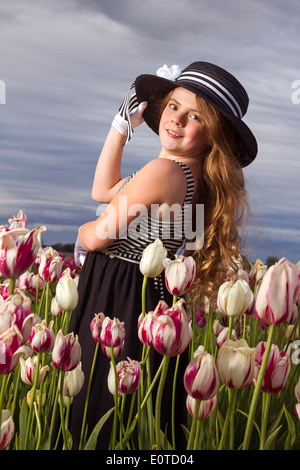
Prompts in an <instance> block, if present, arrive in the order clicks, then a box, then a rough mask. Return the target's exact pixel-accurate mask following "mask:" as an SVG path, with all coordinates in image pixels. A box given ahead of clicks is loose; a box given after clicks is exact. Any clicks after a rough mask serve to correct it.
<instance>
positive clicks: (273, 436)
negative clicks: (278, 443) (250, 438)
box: [264, 425, 282, 450]
mask: <svg viewBox="0 0 300 470" xmlns="http://www.w3.org/2000/svg"><path fill="white" fill-rule="evenodd" d="M281 427H282V425H280V426H278V428H277V429H275V431H273V432H272V433H271V434H270V435H269V436H268V438H267V439H266V442H265V446H264V450H273V449H274V444H275V440H276V437H277V434H278V433H279V431H280V429H281Z"/></svg>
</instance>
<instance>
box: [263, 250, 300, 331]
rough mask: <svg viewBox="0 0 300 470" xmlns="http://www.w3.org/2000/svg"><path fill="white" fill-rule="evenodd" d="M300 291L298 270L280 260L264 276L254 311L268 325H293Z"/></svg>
mask: <svg viewBox="0 0 300 470" xmlns="http://www.w3.org/2000/svg"><path fill="white" fill-rule="evenodd" d="M299 291H300V269H299V267H298V266H296V265H295V264H292V263H290V262H289V261H288V260H287V259H286V258H282V259H281V260H280V261H279V262H278V263H276V264H274V265H272V266H271V267H270V268H269V269H268V271H267V272H266V274H265V275H264V277H263V279H262V281H261V284H260V287H259V289H258V292H257V296H256V302H255V310H256V315H257V316H258V318H259V319H260V320H261V321H263V322H264V323H265V324H268V325H280V324H281V323H293V322H294V321H295V314H296V308H295V304H296V302H297V299H298V296H299Z"/></svg>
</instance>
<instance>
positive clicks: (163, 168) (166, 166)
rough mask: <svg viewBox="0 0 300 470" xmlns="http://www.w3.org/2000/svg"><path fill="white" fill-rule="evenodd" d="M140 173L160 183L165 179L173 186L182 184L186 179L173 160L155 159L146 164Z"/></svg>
mask: <svg viewBox="0 0 300 470" xmlns="http://www.w3.org/2000/svg"><path fill="white" fill-rule="evenodd" d="M140 171H143V173H145V174H147V175H148V176H149V178H155V179H159V180H162V181H163V180H164V179H166V178H167V179H168V180H169V181H170V182H171V181H172V182H173V183H174V184H175V183H176V182H177V183H178V184H180V183H181V184H182V183H183V182H184V181H185V179H186V176H185V173H184V171H183V170H182V168H181V166H180V165H179V164H178V163H177V162H176V161H175V160H169V159H167V158H155V159H153V160H151V161H150V162H149V163H147V164H146V165H145V166H144V167H143V168H142V170H140Z"/></svg>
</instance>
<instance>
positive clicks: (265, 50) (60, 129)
mask: <svg viewBox="0 0 300 470" xmlns="http://www.w3.org/2000/svg"><path fill="white" fill-rule="evenodd" d="M299 13H300V7H299V4H298V2H297V1H294V0H288V1H287V2H284V3H282V2H281V1H279V0H274V1H272V2H271V1H270V0H263V1H261V0H260V1H259V0H254V1H250V0H246V1H243V2H239V1H237V0H228V1H226V2H223V1H220V0H203V1H201V3H200V2H199V1H198V0H187V1H186V2H184V4H183V3H182V2H176V1H173V0H166V1H164V2H162V1H161V0H153V1H151V3H149V2H141V1H140V0H131V1H130V2H124V1H123V0H116V1H114V2H111V0H106V1H105V0H102V1H101V2H99V1H96V0H94V1H93V0H86V1H85V2H82V1H79V0H60V1H59V0H53V1H51V2H48V1H46V0H42V1H37V0H33V1H31V2H26V1H25V0H15V1H14V2H2V4H1V6H0V14H1V18H2V28H1V32H0V41H1V44H5V48H3V50H2V52H1V71H0V73H1V76H0V80H4V82H5V84H6V104H5V105H4V106H3V105H2V107H0V111H1V112H0V142H1V147H0V160H1V173H0V201H1V202H0V223H6V220H7V219H8V218H9V217H11V215H12V214H14V213H17V211H18V210H19V209H21V208H22V209H23V210H24V211H25V212H27V213H28V215H29V217H28V218H29V221H31V223H32V224H35V223H43V224H45V225H48V230H47V232H46V234H45V236H46V237H47V240H48V241H49V243H51V242H53V243H58V242H62V241H65V242H67V241H70V242H71V241H72V240H73V239H74V237H75V236H76V231H77V229H76V227H77V226H79V225H81V224H82V223H83V222H85V221H86V220H89V218H93V217H94V215H95V207H96V205H95V203H94V202H93V201H92V200H91V198H90V191H91V185H92V180H93V172H94V169H95V165H96V162H97V159H98V155H99V152H100V150H101V147H102V145H103V142H104V139H105V136H106V133H107V131H108V129H109V126H110V123H111V121H112V118H113V116H114V114H115V113H116V112H117V110H118V107H119V105H120V103H121V101H122V99H123V97H124V95H125V93H126V91H127V90H128V88H129V86H130V84H131V82H132V81H133V80H134V78H135V76H136V75H138V74H140V73H155V71H156V70H157V68H158V67H159V66H161V65H163V64H164V63H167V64H168V65H172V64H178V65H180V66H185V65H188V64H189V63H190V62H192V61H194V60H198V59H199V60H208V61H211V62H215V63H218V64H219V65H221V66H224V67H225V68H227V69H228V70H230V71H231V72H232V73H234V74H235V75H236V76H237V77H238V78H239V79H240V80H241V82H242V83H243V84H244V86H245V87H246V89H247V91H248V93H249V96H250V106H249V110H248V113H247V115H246V117H245V121H246V122H247V124H248V125H249V126H250V127H251V129H252V130H253V131H254V133H255V135H256V136H257V139H258V143H259V154H258V157H257V159H256V161H255V162H254V163H253V164H252V165H250V167H248V168H247V169H246V170H245V176H246V180H247V184H248V187H249V196H250V200H251V203H252V207H253V209H254V211H255V213H256V214H257V218H258V221H259V224H260V225H261V231H260V240H268V239H272V240H275V241H276V240H278V242H279V241H282V243H284V240H286V243H287V244H288V243H291V241H292V240H298V239H297V233H298V232H300V217H299V208H298V198H297V197H296V194H299V190H298V187H299V183H298V175H299V165H300V160H299V157H298V144H299V137H298V135H299V130H298V129H299V113H300V105H295V104H293V102H292V93H293V91H294V90H293V89H292V83H293V81H294V80H297V79H300V76H299V67H298V57H299V52H300V51H299V48H300V44H299V40H298V18H299ZM158 151H159V143H158V140H157V138H156V136H154V134H153V133H152V132H151V131H149V129H147V128H146V127H141V128H139V129H137V130H136V132H135V134H134V139H133V140H132V141H131V142H130V143H129V144H128V146H127V147H126V148H125V154H124V159H123V172H124V175H125V174H130V173H131V172H132V171H134V170H135V169H137V168H139V167H141V166H142V165H144V164H145V163H146V162H147V161H148V160H149V159H151V158H153V157H155V156H156V155H157V153H158ZM270 214H271V218H270V217H269V216H270ZM285 216H286V217H287V218H286V219H285V226H286V230H284V229H283V227H282V221H283V219H284V217H285ZM291 220H293V222H290V221H291ZM77 224H78V225H77ZM277 229H278V230H277ZM279 233H280V236H279V235H278V234H279ZM66 237H69V240H67V238H66ZM276 243H277V241H276ZM267 248H268V247H267V246H266V247H265V246H264V248H263V252H264V253H265V252H266V250H267Z"/></svg>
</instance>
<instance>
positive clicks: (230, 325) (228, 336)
mask: <svg viewBox="0 0 300 470" xmlns="http://www.w3.org/2000/svg"><path fill="white" fill-rule="evenodd" d="M232 323H233V317H229V324H228V335H227V338H228V339H231V335H232Z"/></svg>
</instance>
